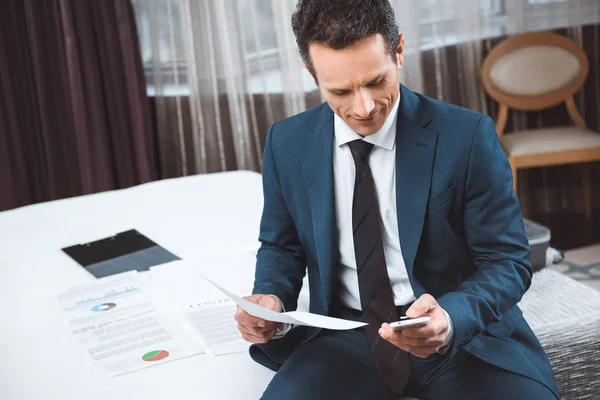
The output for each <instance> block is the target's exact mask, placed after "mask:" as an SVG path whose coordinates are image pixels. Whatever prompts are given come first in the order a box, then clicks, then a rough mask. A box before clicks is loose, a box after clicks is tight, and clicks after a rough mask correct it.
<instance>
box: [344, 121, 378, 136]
mask: <svg viewBox="0 0 600 400" xmlns="http://www.w3.org/2000/svg"><path fill="white" fill-rule="evenodd" d="M381 126H382V125H380V124H372V125H371V126H368V125H367V126H364V125H362V126H356V125H354V126H350V127H351V128H352V130H353V131H354V132H356V133H358V134H359V135H361V136H369V135H373V134H375V133H377V132H379V130H380V129H381Z"/></svg>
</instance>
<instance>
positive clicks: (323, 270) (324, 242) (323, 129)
mask: <svg viewBox="0 0 600 400" xmlns="http://www.w3.org/2000/svg"><path fill="white" fill-rule="evenodd" d="M321 107H322V109H321V111H320V112H319V114H318V115H317V118H316V119H315V121H314V122H312V123H311V126H310V127H311V128H312V130H313V133H312V135H307V136H306V139H304V140H303V141H302V172H303V174H304V180H305V184H306V189H307V190H308V197H309V201H310V210H311V215H312V225H313V230H314V237H315V247H316V253H317V259H318V263H319V272H320V277H321V285H322V286H323V291H324V293H325V299H324V300H325V307H326V310H325V312H326V313H327V312H328V310H327V309H328V306H329V303H330V300H331V294H332V292H333V288H334V284H335V279H334V277H333V274H334V270H335V267H334V262H335V257H334V254H335V251H336V249H337V247H336V245H337V229H336V224H335V185H334V181H333V179H334V178H333V142H334V134H333V112H332V111H331V109H330V108H329V106H328V105H327V104H324V105H322V106H321Z"/></svg>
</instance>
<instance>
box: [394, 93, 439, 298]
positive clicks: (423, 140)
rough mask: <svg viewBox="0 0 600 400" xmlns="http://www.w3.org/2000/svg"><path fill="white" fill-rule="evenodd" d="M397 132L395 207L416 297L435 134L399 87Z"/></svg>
mask: <svg viewBox="0 0 600 400" xmlns="http://www.w3.org/2000/svg"><path fill="white" fill-rule="evenodd" d="M400 102H401V103H400V108H399V111H398V122H397V132H396V207H397V213H398V232H399V234H400V247H401V249H402V256H403V257H404V263H405V264H406V270H407V272H408V276H409V278H410V281H411V283H412V287H413V290H414V291H415V295H416V296H417V298H418V297H419V296H420V295H422V294H423V293H425V289H424V288H423V287H422V286H421V284H419V283H418V282H417V281H416V280H415V279H414V274H413V267H414V261H415V257H416V254H417V249H418V247H419V241H420V238H421V233H422V231H423V224H424V222H425V212H426V209H427V200H428V199H429V190H430V187H431V175H432V171H433V161H434V156H435V148H436V144H437V132H434V131H431V130H428V129H425V126H427V124H428V123H429V122H430V121H431V117H430V116H429V114H428V113H427V111H426V110H425V109H424V108H422V106H421V104H420V100H419V98H418V97H417V95H415V94H414V93H413V92H411V91H410V90H408V89H407V88H406V87H404V86H403V85H402V86H401V99H400Z"/></svg>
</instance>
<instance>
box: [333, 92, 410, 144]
mask: <svg viewBox="0 0 600 400" xmlns="http://www.w3.org/2000/svg"><path fill="white" fill-rule="evenodd" d="M399 104H400V94H398V97H397V98H396V102H395V103H394V107H392V111H391V112H390V114H389V115H388V116H387V118H386V120H385V122H384V124H383V126H382V127H381V129H379V130H378V131H377V132H375V133H374V134H372V135H369V136H365V137H364V138H363V137H362V136H360V135H359V134H358V133H356V132H354V131H353V130H352V128H350V127H349V126H348V125H347V124H346V122H344V120H343V119H342V118H340V117H339V116H338V115H337V114H334V134H335V144H336V145H337V146H338V147H340V146H342V145H344V144H346V143H348V142H351V141H353V140H357V139H363V140H364V141H365V142H368V143H371V144H373V145H375V146H378V147H382V148H384V149H386V150H393V149H394V144H395V143H396V125H397V120H398V106H399Z"/></svg>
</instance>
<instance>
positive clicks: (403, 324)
mask: <svg viewBox="0 0 600 400" xmlns="http://www.w3.org/2000/svg"><path fill="white" fill-rule="evenodd" d="M429 320H430V318H429V317H419V318H408V317H400V320H399V321H396V322H392V323H391V324H390V326H391V327H392V329H393V330H395V331H399V330H402V329H404V328H408V327H409V326H423V325H427V324H428V323H429Z"/></svg>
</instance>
